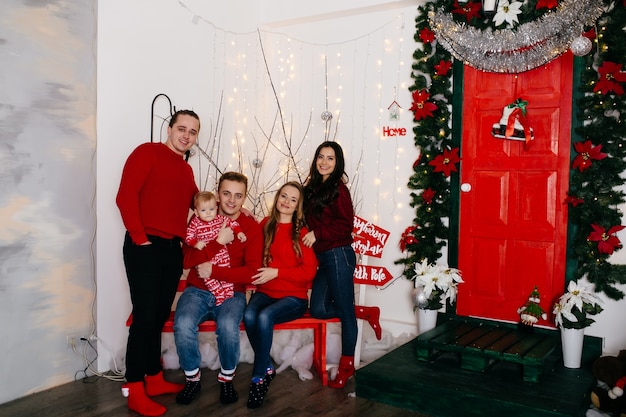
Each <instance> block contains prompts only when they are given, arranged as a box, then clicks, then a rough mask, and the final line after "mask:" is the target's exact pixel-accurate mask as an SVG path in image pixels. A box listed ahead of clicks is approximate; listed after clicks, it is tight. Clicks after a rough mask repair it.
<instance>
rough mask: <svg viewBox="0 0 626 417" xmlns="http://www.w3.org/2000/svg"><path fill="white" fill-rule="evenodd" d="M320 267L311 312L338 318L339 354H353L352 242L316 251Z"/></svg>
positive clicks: (315, 314) (354, 337)
mask: <svg viewBox="0 0 626 417" xmlns="http://www.w3.org/2000/svg"><path fill="white" fill-rule="evenodd" d="M317 260H318V261H319V267H318V269H317V274H316V275H315V279H314V280H313V289H312V291H311V315H312V316H313V317H315V318H318V319H329V318H333V317H337V318H339V320H340V321H341V354H342V355H343V356H354V349H355V348H356V338H357V331H358V330H357V326H356V314H355V312H354V281H353V279H354V278H353V276H354V268H355V267H356V256H355V254H354V249H352V246H342V247H339V248H333V249H329V250H327V251H324V252H320V253H318V254H317Z"/></svg>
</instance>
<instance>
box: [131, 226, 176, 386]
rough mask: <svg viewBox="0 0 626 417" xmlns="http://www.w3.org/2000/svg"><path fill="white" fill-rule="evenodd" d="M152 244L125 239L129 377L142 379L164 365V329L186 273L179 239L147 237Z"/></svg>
mask: <svg viewBox="0 0 626 417" xmlns="http://www.w3.org/2000/svg"><path fill="white" fill-rule="evenodd" d="M148 239H149V240H150V242H152V244H151V245H143V246H140V245H135V244H134V243H133V241H132V240H131V238H130V236H129V234H128V233H126V237H125V239H124V248H123V254H124V265H125V267H126V276H127V278H128V286H129V288H130V301H131V303H132V305H133V322H132V324H131V325H130V328H129V331H128V343H127V345H126V380H127V381H128V382H138V381H143V379H144V376H145V375H154V374H156V373H158V372H159V371H160V370H161V369H162V367H161V330H162V329H163V324H164V323H165V321H166V320H167V318H168V317H169V315H170V312H171V309H172V302H173V301H174V297H175V296H176V289H177V286H178V281H179V280H180V276H181V275H182V272H183V254H182V249H181V246H180V243H181V241H180V239H164V238H161V237H158V236H150V235H149V236H148Z"/></svg>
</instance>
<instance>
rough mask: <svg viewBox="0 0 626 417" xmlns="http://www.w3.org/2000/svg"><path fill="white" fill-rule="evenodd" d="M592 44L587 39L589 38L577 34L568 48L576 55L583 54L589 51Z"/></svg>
mask: <svg viewBox="0 0 626 417" xmlns="http://www.w3.org/2000/svg"><path fill="white" fill-rule="evenodd" d="M592 46H593V44H592V43H591V41H590V40H589V38H587V37H585V36H578V37H576V38H574V40H573V41H572V44H571V45H570V49H571V50H572V53H573V54H574V55H576V56H585V55H587V54H588V53H589V51H591V48H592Z"/></svg>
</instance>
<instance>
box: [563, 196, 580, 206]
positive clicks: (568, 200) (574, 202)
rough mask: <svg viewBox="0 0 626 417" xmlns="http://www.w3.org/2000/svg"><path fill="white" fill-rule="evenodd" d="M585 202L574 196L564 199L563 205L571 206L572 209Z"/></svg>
mask: <svg viewBox="0 0 626 417" xmlns="http://www.w3.org/2000/svg"><path fill="white" fill-rule="evenodd" d="M584 202H585V200H583V199H582V198H578V197H576V196H575V195H568V196H567V198H566V199H565V204H571V205H572V207H576V206H577V205H579V204H582V203H584Z"/></svg>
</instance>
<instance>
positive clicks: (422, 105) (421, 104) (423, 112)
mask: <svg viewBox="0 0 626 417" xmlns="http://www.w3.org/2000/svg"><path fill="white" fill-rule="evenodd" d="M429 97H430V94H428V92H427V91H426V90H420V91H413V104H412V105H411V108H410V109H409V110H411V111H412V112H413V113H414V114H415V121H416V122H417V121H418V120H421V119H424V118H426V117H432V116H433V111H435V110H437V108H438V107H437V105H436V104H435V103H433V102H430V101H428V98H429Z"/></svg>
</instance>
